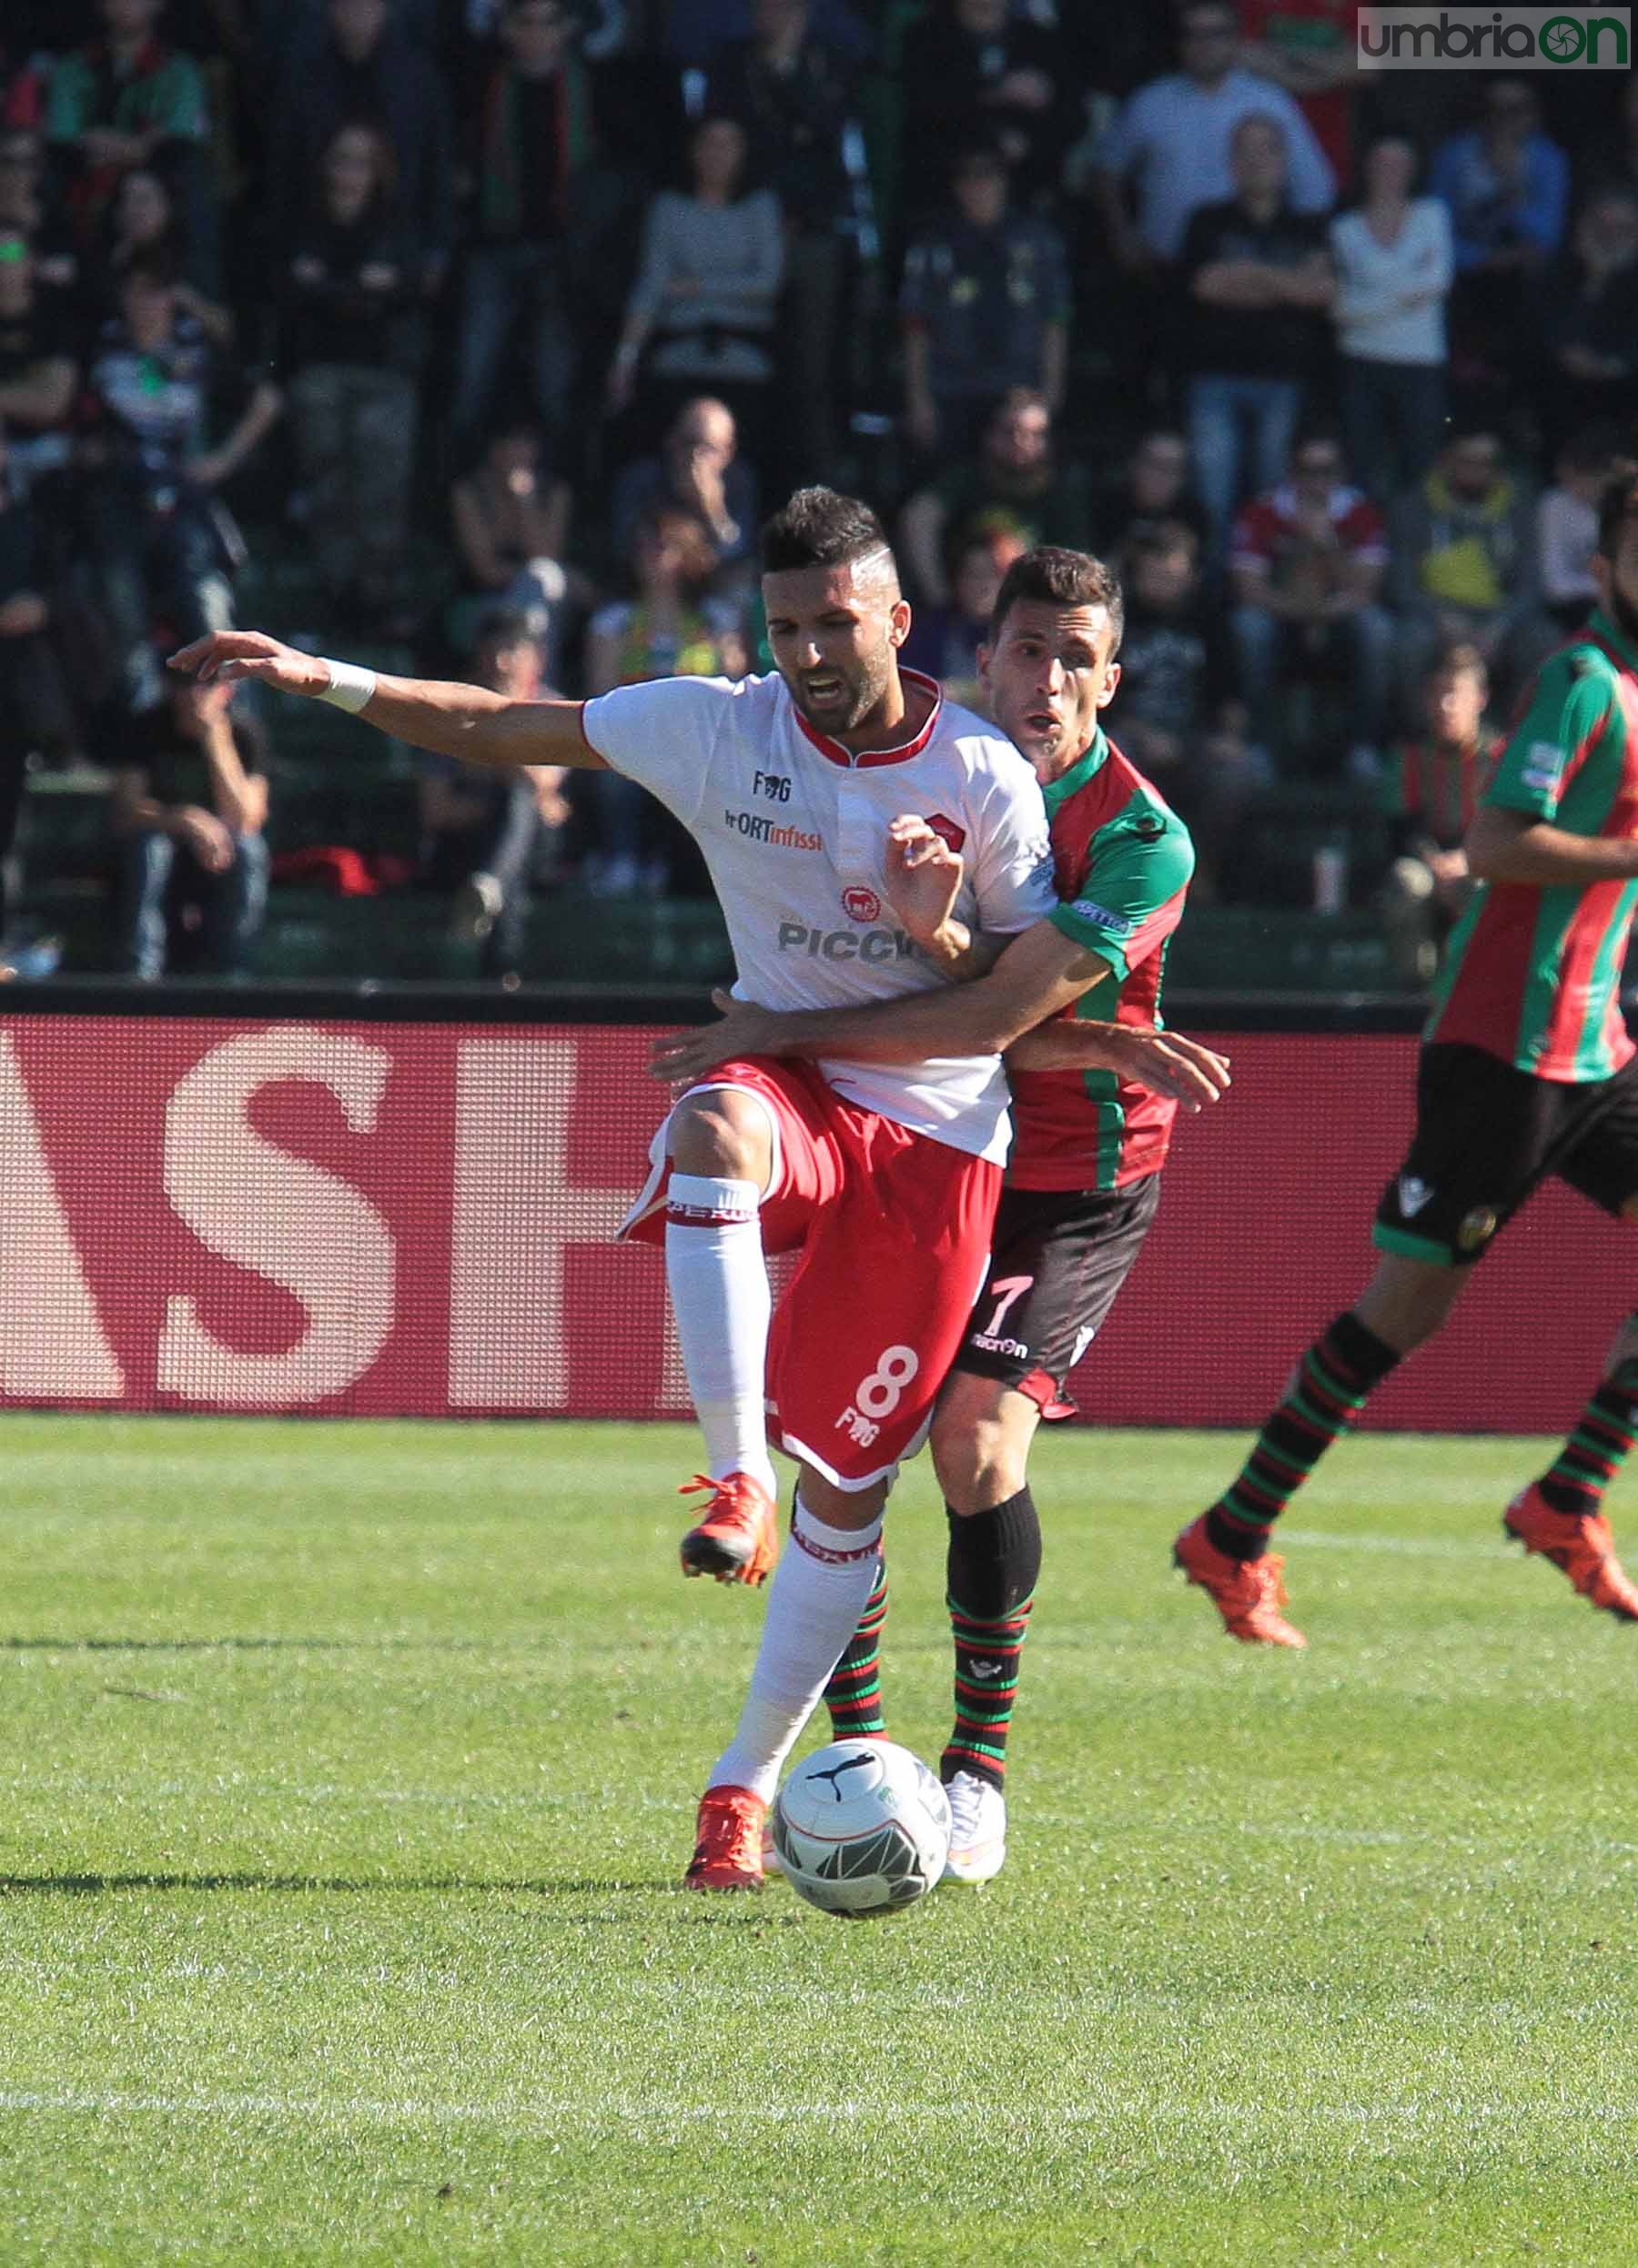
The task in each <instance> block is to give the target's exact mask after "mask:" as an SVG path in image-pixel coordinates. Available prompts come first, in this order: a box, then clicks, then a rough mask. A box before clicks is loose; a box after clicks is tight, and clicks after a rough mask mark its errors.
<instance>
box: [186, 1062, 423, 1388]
mask: <svg viewBox="0 0 1638 2268" xmlns="http://www.w3.org/2000/svg"><path fill="white" fill-rule="evenodd" d="M391 1070H392V1058H391V1056H390V1055H389V1054H388V1053H386V1051H385V1050H384V1049H382V1048H379V1047H369V1046H366V1044H365V1043H364V1042H363V1041H361V1040H355V1039H349V1038H346V1037H344V1036H342V1035H341V1034H339V1033H325V1032H319V1031H316V1030H314V1029H313V1027H312V1026H311V1025H310V1024H284V1025H280V1026H278V1027H277V1028H276V1029H274V1030H271V1031H267V1032H252V1033H246V1035H245V1036H244V1037H243V1038H242V1039H236V1040H228V1041H227V1042H226V1043H224V1044H223V1045H222V1046H220V1047H217V1048H213V1049H212V1051H211V1053H209V1054H208V1055H207V1056H206V1057H205V1058H204V1060H203V1061H202V1062H200V1063H196V1064H195V1066H194V1068H193V1069H192V1070H191V1071H190V1072H189V1073H188V1074H187V1077H186V1078H185V1079H183V1080H181V1081H180V1082H179V1083H178V1084H177V1089H176V1092H175V1093H174V1094H172V1096H171V1099H170V1107H169V1109H168V1110H167V1113H166V1119H165V1187H166V1194H167V1196H168V1197H169V1198H170V1201H171V1203H172V1205H175V1207H176V1209H177V1212H178V1213H179V1214H180V1215H181V1216H182V1218H183V1220H184V1221H186V1222H187V1225H188V1227H189V1228H191V1229H192V1231H193V1233H194V1235H196V1236H197V1238H198V1239H199V1242H200V1243H201V1244H202V1245H205V1246H206V1247H207V1250H209V1251H211V1252H214V1253H216V1254H217V1255H220V1257H221V1258H222V1259H224V1260H231V1261H234V1262H235V1263H237V1265H238V1266H239V1267H241V1268H248V1269H249V1270H250V1271H251V1273H252V1274H253V1275H261V1276H266V1277H267V1278H268V1281H269V1282H270V1283H274V1284H278V1285H282V1287H283V1288H284V1289H285V1290H286V1291H288V1292H289V1293H290V1294H291V1295H292V1296H293V1297H295V1298H296V1299H298V1300H299V1301H300V1303H301V1305H303V1306H304V1307H305V1308H306V1309H307V1312H308V1328H307V1329H306V1330H305V1331H304V1332H303V1334H302V1336H300V1338H298V1340H297V1342H296V1344H295V1346H292V1347H290V1348H289V1349H288V1351H287V1352H286V1353H284V1354H282V1355H247V1354H241V1353H239V1352H238V1351H237V1350H236V1349H235V1348H233V1347H230V1346H223V1344H222V1342H221V1341H220V1340H219V1339H217V1338H216V1337H215V1336H213V1335H212V1334H211V1333H210V1332H209V1331H207V1329H206V1327H205V1325H204V1323H203V1322H202V1321H201V1319H200V1316H199V1312H198V1308H197V1305H196V1303H195V1302H194V1301H193V1299H191V1298H189V1297H184V1296H177V1297H174V1298H172V1299H171V1300H170V1301H169V1302H168V1303H167V1308H166V1315H165V1331H164V1336H162V1338H161V1340H160V1343H159V1375H158V1385H159V1390H160V1392H161V1393H162V1394H177V1395H181V1396H185V1397H186V1398H187V1400H188V1401H191V1402H207V1403H227V1404H233V1405H238V1406H244V1405H246V1404H249V1405H251V1406H263V1407H287V1406H289V1405H290V1404H291V1403H298V1402H317V1401H321V1400H322V1399H323V1398H324V1397H325V1396H327V1395H331V1394H339V1393H340V1392H342V1391H343V1389H344V1388H345V1387H347V1386H351V1385H352V1384H353V1382H354V1381H355V1379H358V1378H359V1377H361V1376H363V1374H364V1373H365V1371H367V1370H368V1369H369V1366H370V1364H371V1363H372V1362H374V1360H375V1358H376V1356H378V1355H379V1353H380V1351H381V1348H382V1346H384V1345H385V1344H386V1340H387V1336H388V1334H389V1331H390V1330H391V1328H392V1316H393V1299H394V1278H395V1257H396V1255H395V1254H394V1250H393V1242H392V1233H391V1231H390V1230H389V1227H388V1225H387V1224H386V1222H385V1221H383V1220H382V1218H381V1216H380V1215H379V1213H378V1212H377V1211H376V1209H375V1207H374V1206H373V1205H371V1204H370V1202H369V1199H368V1198H367V1197H365V1196H362V1195H360V1194H359V1191H358V1190H356V1189H354V1188H351V1187H349V1184H347V1183H346V1182H344V1181H338V1180H337V1179H336V1178H335V1176H334V1175H333V1174H327V1173H326V1172H324V1170H323V1169H322V1167H320V1166H317V1165H314V1164H309V1163H308V1160H307V1159H305V1158H298V1157H292V1156H290V1155H289V1154H288V1152H287V1151H284V1150H279V1149H276V1148H275V1147H274V1146H273V1144H271V1143H269V1142H266V1141H264V1140H263V1139H262V1137H261V1135H260V1134H258V1133H257V1132H256V1130H255V1128H254V1127H253V1126H252V1125H251V1124H250V1123H249V1120H248V1116H247V1108H248V1104H249V1101H250V1098H251V1096H252V1095H253V1094H255V1093H256V1091H257V1089H258V1087H263V1086H266V1085H268V1084H269V1083H270V1082H272V1081H273V1080H276V1079H305V1080H310V1081H312V1082H313V1083H315V1084H318V1085H319V1086H323V1087H327V1088H328V1089H329V1092H330V1093H331V1094H333V1095H334V1096H335V1097H336V1100H337V1101H338V1102H339V1104H340V1105H341V1109H342V1112H343V1114H344V1115H345V1117H346V1119H347V1123H348V1124H349V1126H350V1127H351V1128H352V1130H353V1132H354V1133H355V1134H370V1133H372V1132H373V1131H374V1128H375V1123H376V1113H377V1111H378V1110H379V1107H380V1102H381V1095H382V1093H383V1091H384V1089H385V1087H386V1084H387V1080H388V1076H389V1074H390V1072H391Z"/></svg>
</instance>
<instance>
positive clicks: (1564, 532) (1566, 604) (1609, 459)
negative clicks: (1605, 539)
mask: <svg viewBox="0 0 1638 2268" xmlns="http://www.w3.org/2000/svg"><path fill="white" fill-rule="evenodd" d="M1624 438H1625V437H1624V436H1623V432H1622V430H1621V428H1620V427H1619V426H1615V425H1603V426H1590V427H1588V428H1587V429H1586V431H1585V432H1583V433H1578V434H1576V435H1575V436H1574V437H1573V438H1572V439H1570V440H1568V441H1566V442H1565V443H1564V445H1563V447H1562V449H1560V450H1559V453H1558V457H1557V459H1556V461H1555V462H1554V465H1553V469H1552V470H1553V479H1552V487H1551V488H1548V489H1543V490H1542V497H1541V501H1540V502H1539V503H1538V504H1537V506H1536V556H1537V559H1538V560H1539V562H1540V571H1541V584H1542V608H1543V609H1544V610H1545V612H1546V615H1547V618H1548V620H1550V621H1551V622H1552V624H1553V626H1554V628H1555V629H1557V630H1562V632H1563V633H1564V635H1565V636H1566V637H1568V636H1569V634H1570V632H1571V631H1572V630H1579V629H1580V628H1581V625H1582V622H1584V621H1585V620H1586V618H1587V616H1588V614H1589V613H1590V612H1591V611H1592V610H1593V608H1594V607H1595V606H1596V605H1597V604H1598V586H1597V584H1596V583H1595V582H1594V581H1593V568H1592V560H1593V552H1594V551H1595V550H1596V549H1597V547H1598V499H1599V498H1600V496H1601V495H1602V494H1603V486H1604V482H1605V481H1606V480H1607V479H1609V477H1610V474H1611V472H1612V471H1613V469H1614V465H1615V461H1616V459H1618V458H1619V457H1620V456H1621V455H1622V453H1623V441H1624Z"/></svg>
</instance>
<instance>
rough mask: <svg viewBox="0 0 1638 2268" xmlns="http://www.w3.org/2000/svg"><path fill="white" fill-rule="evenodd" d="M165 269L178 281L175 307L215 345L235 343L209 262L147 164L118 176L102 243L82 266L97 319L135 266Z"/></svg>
mask: <svg viewBox="0 0 1638 2268" xmlns="http://www.w3.org/2000/svg"><path fill="white" fill-rule="evenodd" d="M137 261H142V262H144V263H146V264H147V265H148V266H154V265H156V264H157V265H161V266H164V267H168V268H169V269H170V271H171V273H172V274H173V275H174V276H175V277H176V278H177V306H178V307H180V308H181V309H182V311H183V312H184V314H186V315H191V316H193V317H194V318H196V319H197V322H198V324H199V327H200V328H201V329H202V330H203V331H204V332H205V334H206V336H207V338H209V339H210V341H211V342H212V344H213V345H215V346H217V347H228V346H231V345H232V343H233V317H232V315H231V313H230V312H229V310H228V309H227V307H224V306H223V305H222V304H221V302H220V300H219V299H217V297H214V296H213V295H214V293H215V290H216V288H217V287H216V282H215V276H214V267H213V264H212V263H211V262H210V261H209V260H208V259H207V257H204V256H203V255H201V256H199V257H194V256H193V254H192V252H191V249H190V247H189V245H188V242H187V232H186V230H185V229H184V227H183V226H182V222H181V217H180V216H179V214H178V212H177V200H176V198H175V197H173V196H172V195H171V192H170V189H169V187H168V186H167V183H166V182H165V180H164V179H163V177H162V176H160V175H159V174H157V173H155V172H154V171H153V170H152V169H151V168H150V167H148V166H133V167H132V169H131V171H130V172H129V173H127V174H122V175H121V176H120V179H119V186H118V187H117V188H116V190H115V192H114V196H113V199H112V201H111V202H110V204H109V207H108V209H107V213H106V216H105V218H104V224H103V229H102V240H101V244H100V246H99V247H98V249H97V252H96V256H95V257H87V259H86V264H85V265H86V273H87V281H88V283H89V287H90V288H89V291H88V292H87V295H86V296H87V297H88V298H90V299H91V301H92V302H93V304H94V305H95V307H96V312H97V314H98V315H103V314H106V311H107V309H108V307H109V306H110V305H111V304H112V302H113V301H114V299H115V298H116V297H117V294H118V290H119V281H120V278H121V277H122V276H124V274H125V273H126V269H127V268H129V267H132V266H133V265H134V264H135V263H136V262H137Z"/></svg>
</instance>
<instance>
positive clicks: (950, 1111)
mask: <svg viewBox="0 0 1638 2268" xmlns="http://www.w3.org/2000/svg"><path fill="white" fill-rule="evenodd" d="M906 674H907V675H908V674H909V673H908V672H907V673H906ZM916 681H917V682H919V683H920V684H922V685H924V686H925V688H926V689H927V690H928V691H929V692H931V693H932V694H933V696H934V707H933V711H932V714H931V715H930V716H929V718H928V719H927V721H926V723H925V726H924V727H923V729H922V731H920V732H919V733H918V734H917V735H916V737H915V740H914V741H907V742H906V743H905V746H904V747H902V748H894V749H886V750H884V751H881V752H880V753H878V754H868V753H867V754H865V755H863V756H855V755H854V754H852V753H851V751H848V750H847V749H845V748H844V747H842V745H841V744H840V743H839V742H838V741H833V740H830V739H828V738H827V737H826V736H825V735H824V733H822V732H819V731H815V730H814V727H813V726H812V725H810V724H809V723H808V722H807V721H806V719H805V718H804V717H803V716H802V715H801V714H800V712H799V711H798V710H797V708H796V706H795V704H794V701H792V699H791V696H790V694H789V692H788V691H787V690H786V688H785V684H784V679H783V678H780V677H778V676H773V677H762V678H745V679H743V680H740V681H739V682H737V683H735V682H733V681H732V680H729V679H727V678H700V677H674V678H660V679H657V680H655V681H654V682H653V683H652V684H647V685H622V686H618V687H616V689H615V690H614V691H613V692H612V693H603V694H601V695H599V697H598V698H597V699H596V700H594V701H587V703H586V704H585V708H584V711H583V717H584V724H585V733H586V738H587V740H588V741H590V743H591V746H592V747H593V748H594V749H595V750H596V751H597V752H598V754H599V755H600V756H602V757H605V758H606V759H607V761H609V763H610V764H612V766H613V768H614V770H615V771H621V772H624V773H625V774H626V776H627V777H628V778H629V779H632V780H635V781H638V782H639V783H640V784H641V785H642V786H643V787H645V788H647V789H649V790H650V791H651V792H652V793H653V794H654V795H656V796H658V797H659V799H660V801H661V802H662V803H663V804H664V805H665V806H666V808H667V809H668V810H669V811H672V812H674V813H675V815H676V817H677V818H678V819H679V820H680V821H681V822H682V825H683V826H684V827H686V828H687V830H688V832H689V833H690V834H691V835H693V838H694V841H695V842H697V843H698V844H699V846H700V848H701V850H702V851H703V853H704V856H705V862H706V865H707V866H708V867H709V869H710V871H711V879H712V882H713V886H714V888H715V890H716V894H717V897H718V899H719V901H720V902H721V904H722V908H723V914H724V915H725V917H726V919H727V922H728V934H729V937H730V939H731V941H732V942H733V958H734V965H735V968H736V969H737V971H738V974H737V977H736V979H735V983H734V987H733V989H734V992H735V993H736V995H737V996H738V997H739V998H740V999H741V1000H749V1001H754V1002H755V1003H756V1004H757V1005H758V1006H759V1007H762V1008H839V1007H844V1006H850V1005H852V1004H853V1003H855V1002H860V1001H871V1000H884V999H889V998H892V997H894V996H895V995H896V994H898V993H920V992H925V991H927V990H928V989H929V987H931V986H933V985H935V984H942V983H947V982H948V979H947V978H946V977H945V975H944V974H943V973H942V972H941V971H939V970H938V969H936V968H935V967H934V965H933V963H931V962H930V961H928V960H927V959H926V958H925V955H924V954H922V953H919V952H918V951H917V949H916V948H915V945H913V944H912V942H911V941H910V939H909V938H908V936H906V934H905V932H904V930H903V929H901V928H900V926H899V924H898V923H897V922H896V921H895V918H894V913H893V909H892V907H891V906H890V905H889V903H888V902H887V881H886V855H887V823H888V822H889V821H890V820H892V819H896V818H897V817H898V816H899V815H900V814H901V813H905V812H912V813H917V814H919V815H920V816H921V817H923V818H925V819H926V820H928V821H929V822H931V823H932V824H933V826H934V827H935V829H936V831H937V832H939V833H940V834H942V835H943V836H944V837H945V841H946V842H949V844H950V845H951V847H952V848H953V849H955V850H956V851H958V852H960V853H961V856H962V858H963V860H964V861H965V862H966V873H965V875H964V877H963V880H962V885H961V892H960V895H959V897H958V898H957V900H956V902H955V910H956V912H957V914H958V915H959V916H960V918H961V919H962V920H963V921H964V922H967V923H968V924H969V926H970V927H972V928H973V929H976V930H977V929H982V930H985V931H987V932H989V933H990V934H991V935H993V936H994V935H999V936H1011V935H1012V934H1014V933H1015V932H1016V931H1018V930H1023V929H1027V928H1029V927H1030V925H1031V924H1032V923H1033V922H1038V921H1040V920H1041V919H1042V918H1043V917H1044V916H1045V915H1046V914H1048V913H1050V912H1051V911H1052V909H1053V907H1054V905H1055V904H1056V903H1057V898H1056V896H1055V894H1054V892H1053V887H1052V852H1051V847H1050V842H1049V840H1048V835H1047V825H1046V805H1045V803H1044V802H1043V801H1042V800H1041V791H1040V789H1039V787H1038V786H1037V785H1036V777H1035V774H1034V772H1033V771H1031V770H1030V768H1029V766H1028V764H1027V763H1026V761H1025V760H1024V758H1023V757H1022V756H1020V755H1019V753H1018V751H1017V750H1016V748H1015V747H1014V746H1013V744H1012V742H1011V741H1008V740H1006V739H1005V738H1004V737H1003V736H1002V735H1001V734H999V733H997V732H996V731H994V730H993V729H992V728H991V727H990V726H989V725H987V724H986V723H985V722H984V721H983V720H982V719H981V718H979V717H976V716H974V715H973V713H972V712H971V711H970V710H966V709H958V708H955V706H954V705H953V704H950V703H946V702H945V701H942V700H940V699H939V698H938V694H937V688H936V687H935V686H934V685H933V684H932V682H931V680H928V679H925V678H924V679H919V680H916ZM820 1069H821V1070H822V1071H823V1072H824V1076H825V1078H826V1079H827V1080H829V1082H830V1084H831V1085H832V1086H834V1088H835V1090H836V1092H837V1093H838V1094H841V1095H843V1096H844V1097H845V1098H846V1100H847V1101H848V1102H850V1103H854V1104H858V1105H859V1107H860V1108H861V1109H863V1110H870V1111H876V1112H879V1113H880V1114H881V1115H882V1116H883V1117H884V1118H891V1119H894V1120H895V1121H896V1122H897V1123H898V1124H901V1125H905V1126H910V1127H913V1128H915V1131H916V1132H917V1133H920V1134H931V1135H932V1136H933V1137H934V1138H935V1140H936V1141H939V1142H945V1143H948V1144H950V1145H951V1147H952V1148H954V1149H957V1150H966V1151H968V1152H969V1153H971V1154H973V1155H974V1156H976V1157H986V1158H995V1159H996V1160H999V1159H1002V1158H1004V1157H1005V1156H1006V1145H1007V1141H1008V1138H1009V1134H1010V1126H1009V1124H1008V1120H1007V1114H1006V1100H1007V1097H1006V1079H1005V1077H1004V1075H1003V1074H1002V1070H1001V1063H1000V1059H999V1057H997V1056H995V1055H962V1056H951V1057H948V1058H945V1059H941V1060H940V1061H938V1062H935V1063H903V1064H900V1063H855V1062H851V1061H847V1060H844V1059H837V1058H826V1059H825V1060H824V1061H823V1062H822V1063H821V1064H820Z"/></svg>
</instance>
